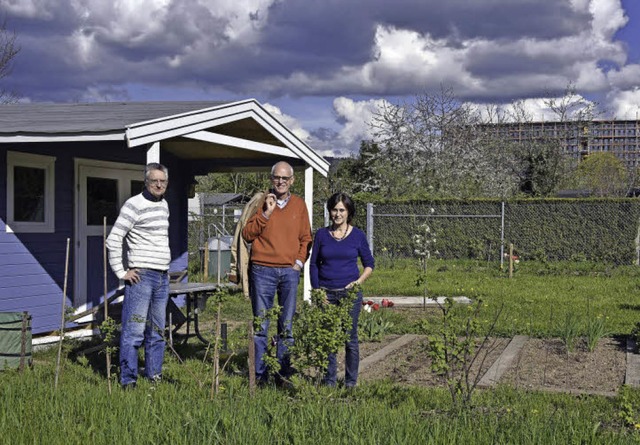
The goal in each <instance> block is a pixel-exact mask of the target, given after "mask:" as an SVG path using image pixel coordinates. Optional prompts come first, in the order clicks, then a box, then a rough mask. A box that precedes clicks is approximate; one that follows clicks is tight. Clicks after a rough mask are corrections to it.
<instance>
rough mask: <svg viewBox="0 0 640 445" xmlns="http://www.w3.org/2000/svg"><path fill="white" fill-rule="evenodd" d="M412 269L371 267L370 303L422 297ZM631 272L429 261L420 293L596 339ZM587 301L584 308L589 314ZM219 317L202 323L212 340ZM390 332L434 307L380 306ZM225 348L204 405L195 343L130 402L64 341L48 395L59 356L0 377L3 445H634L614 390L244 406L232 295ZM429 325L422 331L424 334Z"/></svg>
mask: <svg viewBox="0 0 640 445" xmlns="http://www.w3.org/2000/svg"><path fill="white" fill-rule="evenodd" d="M416 275H417V270H416V268H415V265H414V264H413V263H412V262H409V261H406V262H401V261H396V262H395V263H393V267H391V265H388V267H386V268H382V267H379V268H378V269H377V270H376V271H375V272H374V274H373V276H372V278H371V279H370V280H369V281H368V282H367V283H366V286H365V295H366V296H385V297H391V299H393V296H397V295H422V290H421V289H419V288H417V287H416V286H415V284H414V282H415V278H416ZM638 278H640V269H638V268H635V267H616V268H612V267H608V266H606V265H598V264H591V263H561V264H560V263H554V264H543V263H533V262H526V263H521V265H520V267H519V269H518V270H517V271H516V273H515V275H514V278H512V279H509V278H508V277H507V276H506V274H505V273H504V272H501V271H500V270H499V268H498V267H497V266H496V265H495V264H489V265H488V264H486V263H482V262H473V261H446V262H445V261H437V260H436V261H432V262H430V263H429V273H428V281H427V282H428V285H429V295H430V296H437V295H445V296H457V295H466V296H471V297H479V296H481V297H482V298H483V299H484V301H485V302H486V303H487V305H488V306H487V307H486V311H485V315H484V316H485V317H486V319H487V320H489V319H490V318H491V315H492V314H493V313H494V311H495V310H496V309H497V308H499V307H502V306H503V307H504V310H503V313H502V315H501V317H500V319H499V321H498V324H497V332H498V333H499V334H501V335H505V336H506V335H513V334H516V333H522V334H530V335H538V336H554V337H557V336H559V335H560V334H561V332H562V329H563V324H562V323H563V320H565V319H566V314H567V313H569V312H571V313H573V314H575V317H576V318H577V319H578V321H579V323H582V325H581V326H586V320H587V319H589V317H597V316H599V315H600V314H602V315H603V317H608V319H607V326H606V331H607V332H610V333H612V334H625V335H628V334H629V332H630V331H631V329H632V327H633V326H634V324H635V322H636V321H637V320H638V319H639V318H640V317H638V315H639V314H638V309H640V296H639V295H638V294H639V290H640V281H639V280H638ZM587 303H588V304H587ZM214 313H215V308H214V305H213V304H209V305H208V306H207V308H206V310H205V311H204V312H203V314H202V320H203V325H202V326H203V333H204V334H205V336H208V337H210V336H211V335H212V331H213V329H212V327H211V321H212V319H213V316H214ZM382 314H383V315H384V317H385V318H386V319H388V320H389V321H391V322H393V329H392V332H397V333H405V332H421V333H422V332H424V330H423V328H424V326H425V324H424V323H423V322H422V321H423V320H425V319H427V320H431V321H434V320H437V319H438V310H437V309H429V310H427V311H424V310H422V309H420V308H412V309H406V308H400V307H397V306H396V307H394V308H393V309H385V310H384V311H382ZM222 318H223V320H224V321H226V322H228V323H229V326H230V333H229V347H230V349H231V350H233V351H234V352H235V355H234V356H233V358H232V360H231V362H230V363H229V365H228V366H227V368H226V371H227V374H225V375H224V376H223V377H222V379H221V385H222V391H221V393H220V394H219V395H218V396H217V397H216V398H215V399H214V400H210V398H209V392H210V383H211V363H210V360H211V353H210V351H209V352H208V354H207V359H206V360H204V357H205V349H206V348H205V347H204V346H203V345H201V344H200V343H198V342H196V341H195V340H191V341H190V342H189V343H188V344H187V345H183V346H177V349H178V352H179V354H180V356H181V357H182V358H183V359H184V361H183V362H179V361H178V360H177V359H176V358H175V357H174V356H173V355H171V353H169V352H167V360H166V364H165V368H164V375H165V376H166V377H168V378H170V379H173V380H174V383H162V384H160V385H158V386H155V387H154V386H152V385H150V384H149V383H147V382H145V381H141V382H140V383H139V385H138V388H137V389H136V390H135V391H132V392H124V391H122V390H120V388H119V387H118V386H117V385H115V386H114V390H113V393H112V394H109V393H108V391H107V383H106V380H105V376H104V356H103V355H98V354H96V355H93V356H90V357H88V359H83V358H78V357H79V356H78V355H77V351H76V350H74V348H76V349H78V348H80V349H81V348H84V347H86V345H81V344H78V343H68V344H67V346H66V348H65V350H66V352H65V359H64V360H63V364H64V367H63V372H62V375H61V377H60V385H59V387H58V390H57V391H54V389H53V381H54V367H55V352H56V350H55V348H53V349H51V350H48V351H43V352H36V353H35V354H34V357H35V363H34V366H33V368H32V369H29V370H27V371H26V372H25V373H23V374H18V373H17V372H14V371H4V372H0V406H2V407H3V409H2V410H0V431H1V432H2V434H1V435H0V444H4V443H11V444H32V443H50V444H66V443H92V444H113V443H118V444H139V443H142V444H150V443H161V444H164V443H171V444H182V443H189V444H199V443H203V444H204V443H206V444H246V443H261V444H279V443H283V444H285V443H286V444H291V443H293V444H296V443H299V444H315V443H331V444H342V443H344V444H367V445H368V444H430V443H433V444H448V443H461V444H462V443H473V444H531V443H536V444H547V443H557V444H565V443H568V444H571V443H575V444H578V443H580V444H627V443H640V433H639V432H638V430H637V429H636V427H635V425H638V427H640V390H638V389H629V388H623V389H622V390H621V395H619V396H618V397H615V398H607V397H601V396H585V395H583V396H579V395H567V394H550V393H540V392H531V391H522V390H514V389H512V388H509V387H506V386H498V387H497V388H496V389H492V390H482V391H478V392H477V393H476V394H475V396H474V399H473V406H472V407H471V408H469V409H468V410H464V411H458V412H455V411H452V406H451V398H450V396H449V394H448V392H447V390H446V389H441V388H418V387H408V386H400V385H396V384H392V383H390V382H384V381H382V382H377V383H373V384H372V383H365V384H361V385H360V386H359V387H358V388H356V390H355V391H354V392H347V391H345V390H342V389H336V390H331V389H327V388H320V389H316V388H313V387H310V386H307V385H300V386H298V387H297V388H296V389H295V390H290V391H286V390H283V389H277V388H272V387H267V388H262V389H259V390H258V391H257V392H256V395H255V396H254V397H250V396H249V390H248V387H247V377H246V344H247V341H248V340H247V330H246V329H247V321H248V320H250V319H251V308H250V304H249V302H248V300H246V299H245V298H244V297H243V296H242V295H241V294H235V295H233V296H231V298H230V299H229V300H228V301H226V302H225V303H224V304H223V311H222ZM426 326H428V325H426Z"/></svg>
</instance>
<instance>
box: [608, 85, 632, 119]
mask: <svg viewBox="0 0 640 445" xmlns="http://www.w3.org/2000/svg"><path fill="white" fill-rule="evenodd" d="M608 99H609V106H610V107H611V108H612V111H613V113H614V115H615V117H616V118H618V119H640V87H635V88H633V89H631V90H627V91H614V92H613V93H611V94H610V95H609V97H608Z"/></svg>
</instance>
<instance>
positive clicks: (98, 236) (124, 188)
mask: <svg viewBox="0 0 640 445" xmlns="http://www.w3.org/2000/svg"><path fill="white" fill-rule="evenodd" d="M126 167H127V168H122V167H120V168H108V167H103V166H95V165H82V164H81V165H79V166H78V170H77V171H78V184H77V185H78V195H77V196H78V206H77V231H76V234H77V238H76V261H75V265H76V269H75V270H76V280H75V283H76V290H75V294H74V306H75V307H76V308H79V309H80V310H84V309H86V308H90V307H93V306H95V305H97V304H100V302H101V301H103V295H104V276H105V273H104V262H103V257H104V250H103V249H104V236H105V232H106V235H109V232H110V231H111V227H112V226H113V224H114V223H115V221H116V218H117V217H118V214H119V213H120V207H122V205H123V204H124V202H125V201H126V200H127V199H128V198H129V197H131V196H132V195H135V194H137V193H140V192H141V191H142V189H143V187H144V181H143V180H142V179H143V168H144V167H140V166H136V165H127V166H126ZM105 219H106V230H105ZM118 284H119V283H118V279H117V278H116V276H115V275H114V274H113V272H111V268H110V267H109V266H108V265H107V289H108V291H107V295H111V294H112V293H113V292H114V291H115V290H116V289H117V287H118Z"/></svg>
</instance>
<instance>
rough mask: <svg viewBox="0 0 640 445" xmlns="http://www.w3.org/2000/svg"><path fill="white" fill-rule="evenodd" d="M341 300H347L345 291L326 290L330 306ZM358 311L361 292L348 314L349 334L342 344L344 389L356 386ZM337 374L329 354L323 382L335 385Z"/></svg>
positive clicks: (334, 357)
mask: <svg viewBox="0 0 640 445" xmlns="http://www.w3.org/2000/svg"><path fill="white" fill-rule="evenodd" d="M343 298H348V294H347V291H346V290H327V299H328V300H329V303H330V304H338V303H339V302H340V300H342V299H343ZM360 309H362V292H358V297H357V298H356V301H354V302H353V306H352V307H351V310H350V311H349V313H350V314H351V331H350V332H349V340H347V341H346V342H345V344H344V347H345V359H344V367H345V376H344V385H345V386H346V387H353V386H356V383H357V381H358V367H359V365H360V346H359V344H358V319H359V318H360ZM337 374H338V360H337V359H336V354H329V365H328V366H327V372H326V373H325V376H324V379H323V382H324V384H326V385H329V386H335V385H336V379H337Z"/></svg>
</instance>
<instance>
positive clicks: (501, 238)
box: [500, 201, 504, 270]
mask: <svg viewBox="0 0 640 445" xmlns="http://www.w3.org/2000/svg"><path fill="white" fill-rule="evenodd" d="M500 219H501V222H500V269H501V270H502V269H504V201H502V212H501V215H500Z"/></svg>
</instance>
